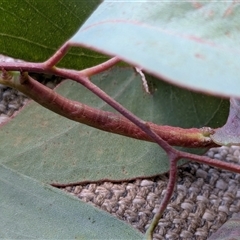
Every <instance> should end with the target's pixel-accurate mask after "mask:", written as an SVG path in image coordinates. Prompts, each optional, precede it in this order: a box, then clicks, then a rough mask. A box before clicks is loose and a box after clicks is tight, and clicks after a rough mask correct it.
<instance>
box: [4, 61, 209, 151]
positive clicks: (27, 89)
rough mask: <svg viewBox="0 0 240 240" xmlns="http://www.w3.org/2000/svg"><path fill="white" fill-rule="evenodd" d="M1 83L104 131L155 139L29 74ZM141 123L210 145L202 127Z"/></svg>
mask: <svg viewBox="0 0 240 240" xmlns="http://www.w3.org/2000/svg"><path fill="white" fill-rule="evenodd" d="M37 66H38V70H40V69H41V68H42V67H41V65H40V66H39V65H37ZM33 68H34V69H35V70H36V65H34V66H33ZM66 71H67V72H66ZM48 72H50V71H48ZM51 74H57V75H59V76H62V77H66V76H70V77H73V78H74V79H79V78H82V77H81V76H80V75H79V73H78V72H77V71H73V70H62V69H56V68H54V69H53V70H51ZM21 81H22V79H21ZM85 82H89V83H91V82H90V81H89V80H88V79H86V80H85ZM0 83H2V84H4V85H7V86H9V87H13V88H16V89H18V90H19V91H21V92H23V93H24V94H26V95H27V96H29V97H30V98H32V99H33V100H35V101H36V102H38V103H39V104H41V105H42V106H44V107H46V108H47V109H49V110H51V111H54V112H55V113H58V114H60V115H62V116H64V117H66V118H69V119H71V120H74V121H77V122H80V123H83V124H86V125H89V126H92V127H95V128H98V129H101V130H103V131H108V132H111V133H115V134H120V135H124V136H127V137H131V138H135V139H139V140H145V141H152V142H153V141H154V140H153V139H152V138H151V137H150V136H149V135H148V134H146V133H145V132H144V131H142V130H141V129H139V127H137V126H136V125H135V124H134V123H132V122H131V121H129V120H128V119H127V118H126V117H123V116H121V115H119V114H115V113H112V112H107V111H103V110H100V109H96V108H92V107H89V106H87V105H85V104H82V103H80V102H76V101H73V100H69V99H67V98H64V97H62V96H61V95H59V94H57V93H56V92H54V91H53V90H51V89H49V88H47V87H45V86H44V85H42V84H40V83H39V82H37V81H35V80H34V79H32V78H30V77H29V79H28V81H26V80H25V81H24V82H23V83H21V82H20V80H19V79H18V78H17V77H14V78H12V77H10V80H9V78H8V79H7V80H4V77H2V78H0ZM92 88H94V89H96V86H95V85H94V86H93V85H92ZM109 98H110V97H109ZM143 124H144V125H145V124H147V125H148V127H147V128H151V129H152V130H153V131H155V132H156V134H157V135H158V136H160V137H161V138H162V139H163V140H164V141H167V142H168V143H169V144H170V145H176V146H184V147H211V146H212V142H211V140H210V138H209V137H208V136H205V135H206V134H205V133H203V132H202V130H201V129H196V128H192V129H182V128H178V127H171V126H160V125H157V124H154V123H151V122H147V123H146V122H144V123H143ZM145 127H146V126H145Z"/></svg>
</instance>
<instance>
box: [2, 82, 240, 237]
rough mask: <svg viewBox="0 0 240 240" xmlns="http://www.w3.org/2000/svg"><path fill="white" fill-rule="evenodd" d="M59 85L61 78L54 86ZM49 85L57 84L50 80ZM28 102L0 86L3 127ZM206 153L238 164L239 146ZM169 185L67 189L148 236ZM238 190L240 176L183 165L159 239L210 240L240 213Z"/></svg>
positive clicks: (161, 181) (160, 181) (147, 182)
mask: <svg viewBox="0 0 240 240" xmlns="http://www.w3.org/2000/svg"><path fill="white" fill-rule="evenodd" d="M45 79H46V78H45ZM47 79H48V78H47ZM49 79H50V78H49ZM59 81H60V80H59V79H56V80H55V84H56V83H57V82H59ZM45 84H48V85H49V87H53V86H54V84H52V83H51V82H49V81H48V80H47V82H46V83H45ZM27 101H28V99H27V98H26V97H25V96H24V95H23V94H21V93H19V92H18V91H16V90H13V89H11V88H8V87H5V86H3V85H0V123H1V122H3V121H6V119H8V118H9V117H11V116H12V115H13V114H14V113H15V112H16V111H17V110H18V109H19V108H20V107H21V106H23V105H24V104H25V103H26V102H27ZM207 155H208V156H210V157H214V158H218V159H221V160H224V161H229V162H233V163H238V162H239V161H240V148H239V147H234V146H233V147H230V148H227V147H221V148H213V149H210V151H209V152H208V153H207ZM167 181H168V176H167V174H165V175H161V176H159V177H156V178H152V179H142V180H136V181H132V182H123V183H121V184H116V183H111V182H104V183H101V184H85V185H78V186H74V187H66V188H64V189H63V190H64V191H66V192H69V193H70V194H72V195H75V196H77V197H78V198H79V199H81V200H83V201H85V202H88V203H90V204H93V205H94V206H97V207H99V208H101V209H103V210H105V211H107V212H109V213H111V214H112V215H114V216H116V217H117V218H119V219H122V220H123V221H126V222H128V223H129V224H131V225H132V226H134V227H135V228H137V229H139V230H140V231H141V232H145V231H146V229H147V227H148V225H149V224H150V222H151V220H152V218H153V216H154V213H155V212H156V210H157V209H158V207H159V204H160V202H161V200H162V198H163V196H164V193H165V189H166V185H167ZM239 186H240V174H234V173H231V172H227V171H223V170H219V169H216V168H212V167H209V166H207V165H202V164H197V163H189V164H186V165H184V166H182V167H181V168H180V169H179V174H178V181H177V184H176V189H175V192H174V195H173V197H172V199H171V203H170V204H169V205H168V207H167V210H166V211H165V213H164V216H163V218H162V219H161V220H160V222H159V224H158V227H157V229H156V231H155V234H154V239H174V240H175V239H183V240H185V239H189V240H190V239H191V240H194V239H201V240H205V239H207V238H208V237H209V236H210V235H211V234H212V233H213V232H215V231H216V230H217V229H218V228H219V227H220V226H221V225H222V224H223V223H224V222H226V221H227V220H228V219H229V218H230V217H231V216H232V215H233V213H237V212H239V210H240V201H239V200H240V187H239Z"/></svg>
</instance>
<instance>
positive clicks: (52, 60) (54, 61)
mask: <svg viewBox="0 0 240 240" xmlns="http://www.w3.org/2000/svg"><path fill="white" fill-rule="evenodd" d="M70 47H71V46H70V45H69V42H66V43H64V44H63V45H62V46H61V47H60V48H59V49H58V50H57V51H56V52H55V54H54V55H53V56H51V57H50V58H49V59H48V60H47V61H45V62H44V63H43V64H44V65H46V67H47V68H52V67H53V66H55V65H56V64H57V63H58V62H60V60H61V59H62V58H63V57H64V56H65V55H66V54H67V52H68V50H69V48H70Z"/></svg>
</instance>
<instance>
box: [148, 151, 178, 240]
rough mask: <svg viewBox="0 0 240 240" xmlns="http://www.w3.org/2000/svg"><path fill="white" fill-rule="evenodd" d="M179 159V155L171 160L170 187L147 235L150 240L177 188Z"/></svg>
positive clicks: (168, 186)
mask: <svg viewBox="0 0 240 240" xmlns="http://www.w3.org/2000/svg"><path fill="white" fill-rule="evenodd" d="M178 158H179V157H178V156H177V155H176V156H175V157H173V158H172V159H171V158H170V171H169V180H168V185H167V189H166V194H165V196H164V198H163V200H162V201H161V205H160V208H159V209H158V211H157V213H156V214H155V216H154V218H153V220H152V222H151V224H150V226H149V228H148V230H147V232H146V234H145V235H146V238H147V239H148V240H151V239H152V237H153V232H154V229H155V228H156V226H157V225H158V222H159V220H160V219H161V217H162V215H163V212H164V211H165V209H166V208H167V205H168V203H169V201H170V199H171V197H172V194H173V191H174V188H175V183H176V180H177V160H178Z"/></svg>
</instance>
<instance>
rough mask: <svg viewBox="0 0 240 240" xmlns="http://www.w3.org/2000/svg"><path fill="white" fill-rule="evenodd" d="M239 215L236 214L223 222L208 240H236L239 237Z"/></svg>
mask: <svg viewBox="0 0 240 240" xmlns="http://www.w3.org/2000/svg"><path fill="white" fill-rule="evenodd" d="M239 226H240V214H239V213H236V214H234V215H233V217H232V218H230V219H229V220H228V221H227V222H225V223H224V224H223V225H222V226H221V227H220V228H219V229H218V230H217V231H216V232H215V233H213V234H212V235H211V237H210V238H208V240H237V239H239V236H240V228H239Z"/></svg>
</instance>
